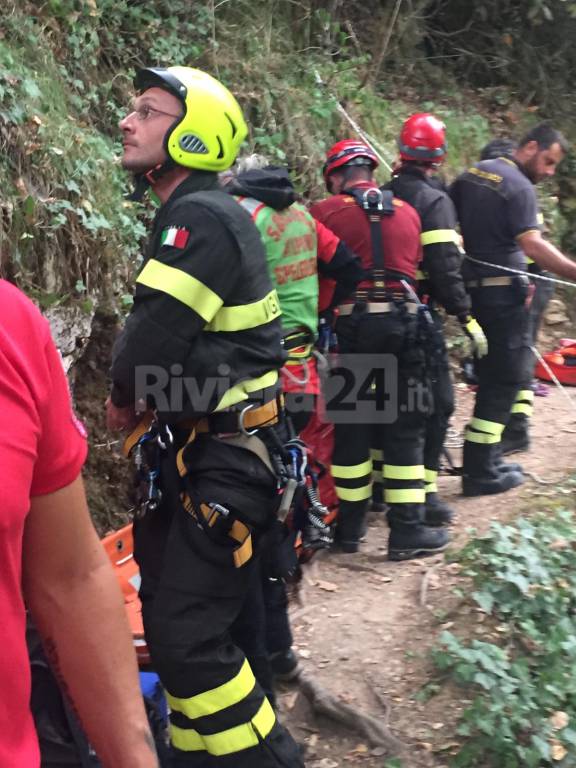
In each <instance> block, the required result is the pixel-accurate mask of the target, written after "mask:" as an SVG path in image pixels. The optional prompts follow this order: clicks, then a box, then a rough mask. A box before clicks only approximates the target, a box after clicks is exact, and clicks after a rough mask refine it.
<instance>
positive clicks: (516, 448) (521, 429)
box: [500, 413, 530, 456]
mask: <svg viewBox="0 0 576 768" xmlns="http://www.w3.org/2000/svg"><path fill="white" fill-rule="evenodd" d="M528 424H529V420H528V416H526V414H525V413H513V414H512V415H511V416H510V419H509V420H508V424H506V429H505V430H504V432H502V442H501V443H500V448H501V455H502V456H508V455H509V454H511V453H521V452H522V451H527V450H528V449H529V448H530V434H529V432H528Z"/></svg>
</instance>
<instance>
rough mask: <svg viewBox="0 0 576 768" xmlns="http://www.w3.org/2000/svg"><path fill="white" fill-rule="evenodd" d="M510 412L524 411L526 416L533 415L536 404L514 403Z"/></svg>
mask: <svg viewBox="0 0 576 768" xmlns="http://www.w3.org/2000/svg"><path fill="white" fill-rule="evenodd" d="M510 413H523V414H525V415H526V416H532V414H533V413H534V406H533V405H532V404H530V405H528V404H527V403H514V405H513V406H512V410H511V411H510Z"/></svg>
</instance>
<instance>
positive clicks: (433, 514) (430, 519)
mask: <svg viewBox="0 0 576 768" xmlns="http://www.w3.org/2000/svg"><path fill="white" fill-rule="evenodd" d="M453 520H454V510H453V509H452V508H451V507H449V506H448V504H446V502H445V501H442V499H441V498H440V497H439V496H438V494H437V493H436V491H432V492H430V493H427V494H426V506H425V507H424V523H425V524H426V525H431V526H438V525H450V524H451V523H452V521H453Z"/></svg>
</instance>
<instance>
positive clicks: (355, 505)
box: [334, 499, 370, 553]
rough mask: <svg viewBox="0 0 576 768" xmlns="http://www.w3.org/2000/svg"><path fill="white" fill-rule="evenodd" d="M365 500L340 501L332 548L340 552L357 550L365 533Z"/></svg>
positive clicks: (366, 502)
mask: <svg viewBox="0 0 576 768" xmlns="http://www.w3.org/2000/svg"><path fill="white" fill-rule="evenodd" d="M369 501H370V500H369V499H366V501H361V502H359V501H340V503H339V505H338V519H337V521H336V531H335V533H334V548H335V549H339V550H340V551H341V552H348V553H353V552H358V548H359V546H360V541H361V539H362V538H363V536H364V535H365V533H366V513H367V511H368V504H369Z"/></svg>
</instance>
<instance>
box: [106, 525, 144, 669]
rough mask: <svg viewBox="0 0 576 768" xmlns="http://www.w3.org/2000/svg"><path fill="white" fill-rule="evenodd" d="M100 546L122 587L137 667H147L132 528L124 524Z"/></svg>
mask: <svg viewBox="0 0 576 768" xmlns="http://www.w3.org/2000/svg"><path fill="white" fill-rule="evenodd" d="M102 544H103V545H104V549H105V550H106V554H107V555H108V557H109V558H110V562H111V563H112V565H113V566H114V571H115V573H116V578H117V579H118V582H119V584H120V587H121V588H122V594H123V596H124V607H125V608H126V613H127V615H128V621H129V622H130V629H131V630H132V641H133V643H134V650H135V651H136V657H137V659H138V664H139V665H140V666H141V667H144V666H147V665H149V664H150V654H149V653H148V647H147V645H146V640H145V639H144V626H143V624H142V606H141V604H140V598H139V597H138V589H139V588H140V571H139V570H138V565H137V564H136V561H135V560H134V541H133V538H132V525H126V526H125V527H124V528H121V529H120V530H119V531H115V532H114V533H110V534H109V535H108V536H105V537H104V539H102Z"/></svg>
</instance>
